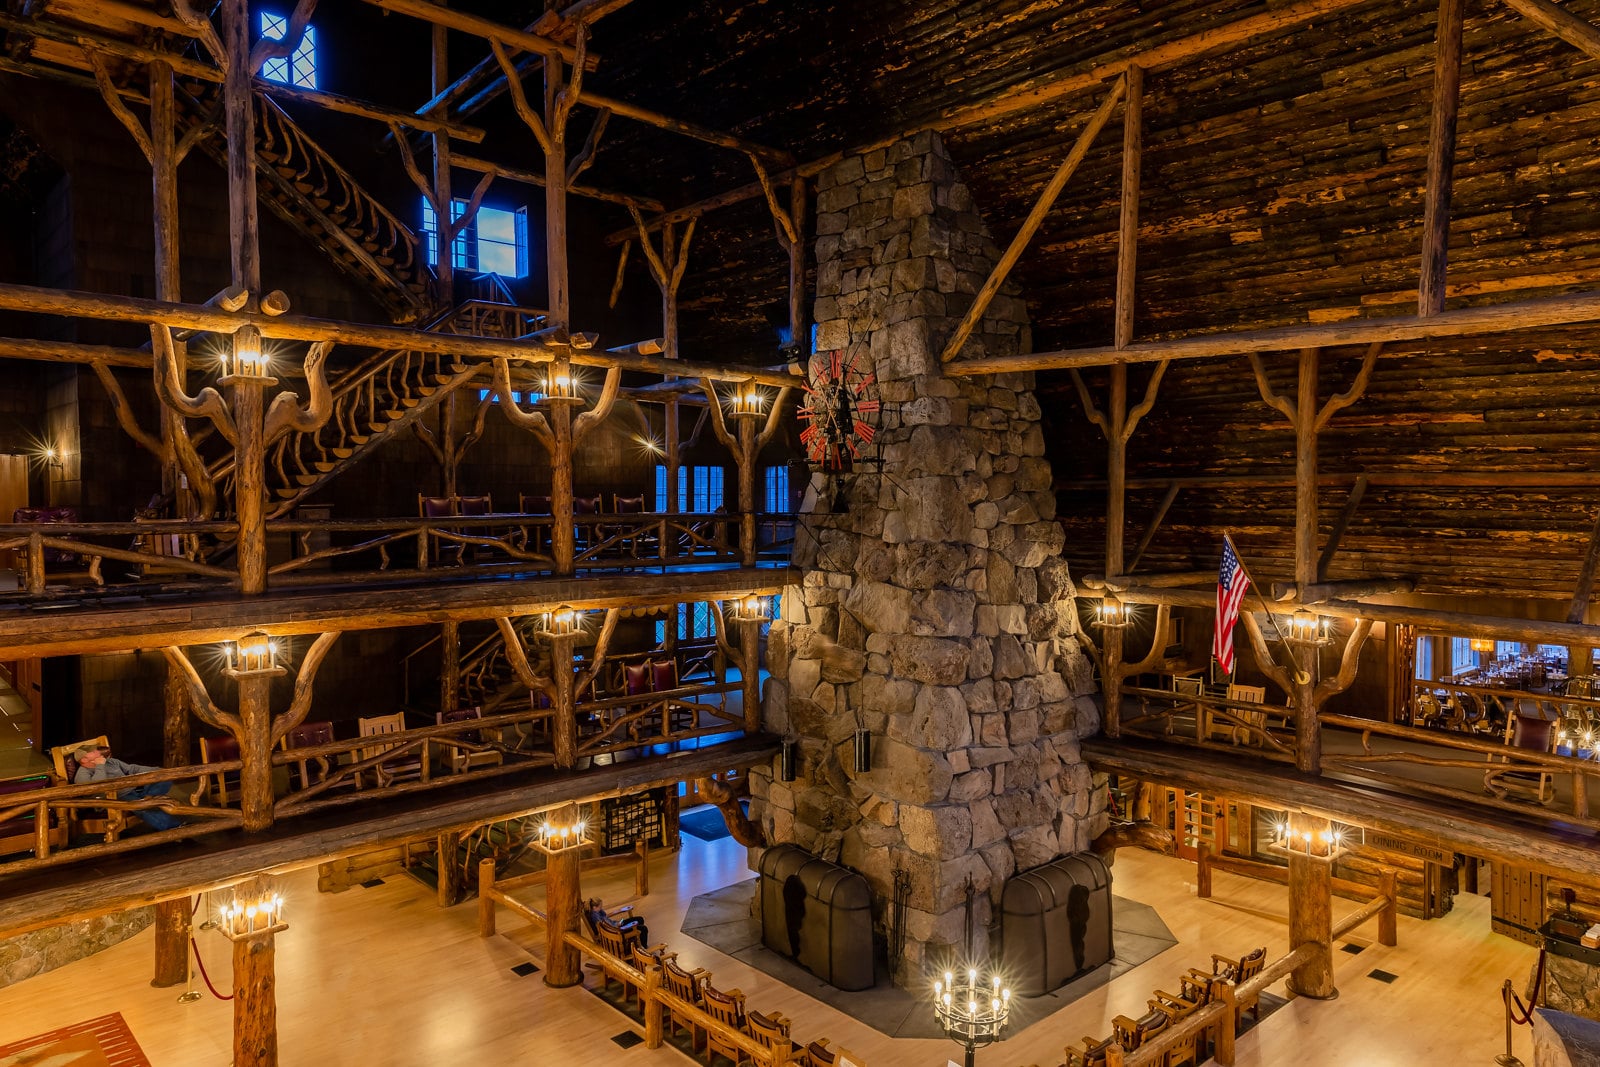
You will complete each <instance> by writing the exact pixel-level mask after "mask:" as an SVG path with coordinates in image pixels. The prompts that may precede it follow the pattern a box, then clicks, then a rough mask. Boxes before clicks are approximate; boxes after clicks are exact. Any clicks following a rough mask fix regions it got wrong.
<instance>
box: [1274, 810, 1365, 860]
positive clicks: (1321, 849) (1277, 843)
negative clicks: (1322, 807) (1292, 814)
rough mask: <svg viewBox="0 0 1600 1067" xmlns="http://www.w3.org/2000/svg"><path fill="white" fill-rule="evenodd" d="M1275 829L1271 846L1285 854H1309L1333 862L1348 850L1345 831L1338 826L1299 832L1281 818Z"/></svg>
mask: <svg viewBox="0 0 1600 1067" xmlns="http://www.w3.org/2000/svg"><path fill="white" fill-rule="evenodd" d="M1273 830H1274V831H1275V834H1274V837H1273V841H1272V845H1271V847H1272V848H1275V849H1277V850H1278V851H1279V852H1283V853H1285V854H1289V855H1295V856H1307V857H1309V858H1311V859H1314V860H1322V861H1323V862H1325V863H1332V862H1333V861H1334V860H1336V859H1338V858H1339V857H1340V856H1342V855H1344V854H1345V852H1346V851H1347V849H1346V848H1345V845H1344V831H1343V830H1341V829H1339V828H1338V827H1333V828H1331V829H1328V830H1323V831H1321V832H1320V833H1315V834H1313V833H1311V832H1310V831H1301V832H1300V833H1298V834H1297V833H1295V832H1294V831H1293V830H1291V829H1290V828H1289V823H1288V821H1287V820H1281V821H1279V822H1278V823H1277V824H1276V825H1275V826H1274V827H1273Z"/></svg>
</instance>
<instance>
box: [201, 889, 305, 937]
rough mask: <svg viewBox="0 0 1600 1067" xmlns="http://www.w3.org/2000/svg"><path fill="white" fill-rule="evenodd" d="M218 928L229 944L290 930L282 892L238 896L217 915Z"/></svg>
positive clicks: (250, 893)
mask: <svg viewBox="0 0 1600 1067" xmlns="http://www.w3.org/2000/svg"><path fill="white" fill-rule="evenodd" d="M216 927H217V929H219V930H221V931H222V936H223V937H226V938H227V939H228V940H229V941H239V940H242V939H243V938H246V937H253V936H257V935H260V934H276V933H279V932H281V931H283V930H287V929H288V928H289V924H288V923H286V922H284V920H283V897H282V896H281V895H280V894H278V893H266V892H261V893H256V892H247V893H244V894H242V895H241V894H238V893H236V894H235V895H234V898H233V899H232V900H230V901H229V902H228V903H226V904H224V905H223V906H222V908H221V910H220V911H219V912H218V913H217V917H216Z"/></svg>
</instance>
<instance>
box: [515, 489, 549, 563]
mask: <svg viewBox="0 0 1600 1067" xmlns="http://www.w3.org/2000/svg"><path fill="white" fill-rule="evenodd" d="M517 510H518V511H519V512H521V513H522V514H524V515H540V516H547V515H549V514H550V497H549V496H548V495H545V496H536V495H533V494H531V493H518V494H517ZM528 540H529V544H530V545H531V547H532V548H533V550H534V551H535V552H548V551H549V550H550V527H549V526H536V527H534V528H533V532H532V535H531V536H530V537H529V539H528Z"/></svg>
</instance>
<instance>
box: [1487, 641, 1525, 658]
mask: <svg viewBox="0 0 1600 1067" xmlns="http://www.w3.org/2000/svg"><path fill="white" fill-rule="evenodd" d="M1520 655H1522V642H1521V641H1496V642H1495V643H1494V658H1495V659H1516V658H1517V657H1518V656H1520Z"/></svg>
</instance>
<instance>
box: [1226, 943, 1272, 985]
mask: <svg viewBox="0 0 1600 1067" xmlns="http://www.w3.org/2000/svg"><path fill="white" fill-rule="evenodd" d="M1266 965H1267V946H1265V945H1262V946H1261V947H1260V948H1258V949H1256V950H1255V951H1254V952H1252V953H1250V954H1249V955H1248V956H1244V957H1242V958H1241V959H1240V960H1239V970H1238V971H1237V972H1235V974H1234V979H1233V982H1234V984H1235V985H1239V984H1240V983H1243V982H1247V981H1249V980H1250V979H1252V978H1254V977H1255V976H1256V975H1258V974H1260V973H1261V970H1262V968H1264V967H1265V966H1266Z"/></svg>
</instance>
